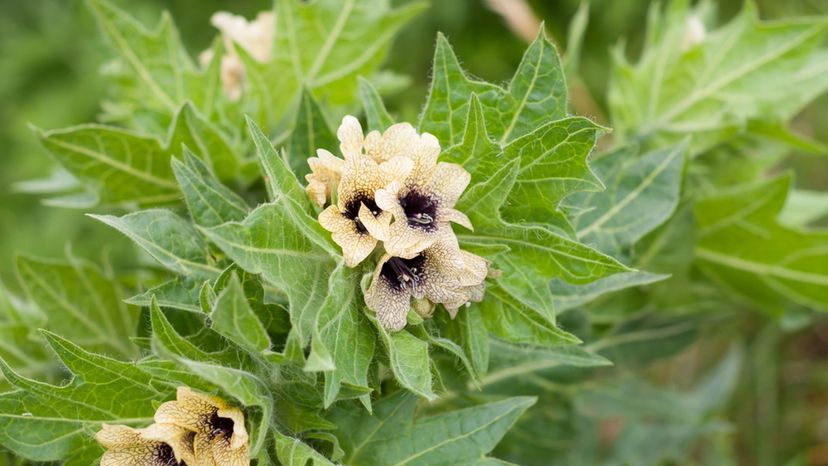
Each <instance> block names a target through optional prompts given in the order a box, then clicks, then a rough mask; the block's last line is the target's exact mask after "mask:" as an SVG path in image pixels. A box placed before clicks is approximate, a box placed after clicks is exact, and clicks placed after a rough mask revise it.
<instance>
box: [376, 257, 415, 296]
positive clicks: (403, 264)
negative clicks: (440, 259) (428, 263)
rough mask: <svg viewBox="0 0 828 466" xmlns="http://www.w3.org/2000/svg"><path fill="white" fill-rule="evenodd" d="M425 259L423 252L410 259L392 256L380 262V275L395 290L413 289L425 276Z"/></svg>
mask: <svg viewBox="0 0 828 466" xmlns="http://www.w3.org/2000/svg"><path fill="white" fill-rule="evenodd" d="M425 260H426V259H425V256H424V255H423V254H418V255H417V256H415V257H413V258H411V259H403V258H401V257H392V258H390V259H388V260H387V261H386V262H385V263H384V264H382V270H380V276H382V278H384V279H385V281H386V282H388V285H389V286H390V287H391V288H392V289H394V290H396V291H403V290H413V289H414V288H416V287H417V286H419V285H420V283H422V281H423V279H424V278H425V275H424V272H425V268H424V267H423V266H424V265H425Z"/></svg>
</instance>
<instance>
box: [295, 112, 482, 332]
mask: <svg viewBox="0 0 828 466" xmlns="http://www.w3.org/2000/svg"><path fill="white" fill-rule="evenodd" d="M337 137H338V138H339V142H340V146H339V148H340V151H341V152H342V155H343V158H339V157H336V156H335V155H333V154H331V153H330V152H328V151H326V150H324V149H319V150H317V157H312V158H310V159H309V160H308V164H309V165H310V167H311V170H312V172H311V173H310V174H308V175H307V176H306V179H307V181H308V185H307V192H308V195H309V196H310V198H311V200H312V201H313V202H314V203H315V204H317V205H318V206H320V207H325V206H326V205H327V207H326V208H325V209H324V210H323V211H322V213H321V214H320V215H319V222H320V223H321V225H322V226H323V227H324V228H325V229H326V230H328V231H330V232H331V233H332V237H333V240H334V241H335V242H336V243H337V244H338V245H339V246H340V247H341V248H342V255H343V257H344V259H345V264H346V265H347V266H349V267H355V266H357V265H358V264H360V263H361V262H363V261H364V260H365V259H366V258H368V257H369V256H370V255H371V254H372V252H373V251H374V250H375V249H376V248H377V246H378V245H379V244H382V249H383V251H384V255H383V256H382V258H381V259H380V260H379V263H378V264H377V267H376V270H375V271H374V276H373V280H372V282H371V285H370V287H369V288H368V290H367V292H366V294H365V303H366V305H367V306H368V308H369V309H371V310H372V311H374V312H376V314H377V318H378V320H379V321H380V323H381V324H382V325H383V327H385V328H386V329H388V330H400V329H402V328H403V327H405V324H406V316H407V315H408V311H409V309H410V308H411V307H412V304H413V308H414V310H415V311H416V312H418V313H419V314H420V315H421V316H424V317H426V316H430V315H431V313H432V312H433V311H434V308H435V306H436V305H437V304H442V305H443V306H444V307H445V308H446V310H447V311H448V312H449V313H450V315H451V316H452V317H454V316H455V315H456V313H457V310H458V309H459V308H460V306H462V305H464V304H466V303H468V302H471V301H480V300H481V299H482V298H483V291H484V280H485V279H486V276H487V274H488V263H487V262H486V261H485V260H484V259H483V258H481V257H479V256H476V255H474V254H471V253H469V252H467V251H463V250H461V249H460V246H459V244H458V242H457V238H456V236H455V234H454V232H453V231H452V227H451V225H450V223H458V224H460V225H462V226H464V227H466V228H468V229H471V228H472V225H471V222H470V221H469V218H468V217H467V216H466V215H465V214H463V213H462V212H460V211H458V210H456V209H455V208H454V207H455V205H456V203H457V200H458V199H459V198H460V195H461V194H462V193H463V191H464V190H465V189H466V187H467V186H468V184H469V181H470V175H469V173H468V172H467V171H466V170H465V169H463V167H461V166H460V165H457V164H453V163H446V162H438V161H437V158H438V157H439V155H440V143H439V141H438V140H437V138H435V137H434V136H433V135H431V134H429V133H423V134H418V133H417V131H416V130H415V129H414V127H412V126H411V125H410V124H408V123H399V124H396V125H393V126H391V127H390V128H388V129H387V130H386V131H385V132H384V133H380V132H378V131H372V132H370V133H368V134H367V135H365V134H364V133H363V131H362V126H361V125H360V123H359V120H357V119H356V118H354V117H352V116H346V117H345V118H343V119H342V124H341V125H340V127H339V129H338V131H337ZM328 204H330V205H328ZM412 299H413V303H412Z"/></svg>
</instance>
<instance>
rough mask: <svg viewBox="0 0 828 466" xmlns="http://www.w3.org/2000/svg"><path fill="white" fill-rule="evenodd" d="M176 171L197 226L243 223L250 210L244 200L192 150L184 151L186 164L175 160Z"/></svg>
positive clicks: (174, 171)
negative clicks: (225, 184) (241, 221)
mask: <svg viewBox="0 0 828 466" xmlns="http://www.w3.org/2000/svg"><path fill="white" fill-rule="evenodd" d="M172 168H173V173H174V174H175V179H176V180H177V181H178V184H179V185H180V186H181V192H182V193H184V201H185V202H186V203H187V208H188V209H189V211H190V216H191V217H192V218H193V221H194V222H195V223H196V224H198V225H201V226H204V227H214V226H216V225H220V224H222V223H225V222H231V221H237V220H241V219H243V218H244V217H246V216H247V213H248V212H249V211H250V207H249V206H248V205H247V203H246V202H245V201H244V199H242V198H241V197H239V195H238V194H236V193H235V192H234V191H233V190H231V189H230V188H228V187H226V186H224V185H223V184H221V182H220V181H219V180H217V179H216V177H215V175H213V174H212V172H210V169H209V168H207V166H206V165H205V164H204V162H203V161H202V160H201V159H199V158H198V157H196V156H195V155H193V153H192V152H190V151H189V150H186V149H185V150H184V162H180V161H179V160H178V159H176V158H173V159H172Z"/></svg>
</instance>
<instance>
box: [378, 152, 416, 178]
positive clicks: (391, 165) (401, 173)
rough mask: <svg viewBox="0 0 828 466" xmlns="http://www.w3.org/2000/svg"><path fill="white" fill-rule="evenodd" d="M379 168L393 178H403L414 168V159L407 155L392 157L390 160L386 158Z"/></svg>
mask: <svg viewBox="0 0 828 466" xmlns="http://www.w3.org/2000/svg"><path fill="white" fill-rule="evenodd" d="M380 169H381V170H382V171H384V172H386V173H388V174H389V175H391V177H392V179H394V180H400V181H402V180H404V179H406V178H407V177H408V175H409V174H410V173H411V170H412V169H414V160H412V159H409V158H407V157H394V158H393V159H391V160H386V161H385V162H382V163H381V164H380Z"/></svg>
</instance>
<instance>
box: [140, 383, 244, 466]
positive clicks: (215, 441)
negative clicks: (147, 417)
mask: <svg viewBox="0 0 828 466" xmlns="http://www.w3.org/2000/svg"><path fill="white" fill-rule="evenodd" d="M155 422H156V423H158V424H165V425H167V424H169V425H173V426H177V427H180V428H184V429H186V430H188V431H191V432H194V433H195V436H194V437H193V454H194V457H195V464H197V465H198V466H242V465H244V466H247V465H249V464H250V458H249V457H248V451H247V442H248V436H247V430H246V429H245V427H244V413H242V412H241V410H240V409H238V408H235V407H233V406H230V405H229V404H227V403H226V402H225V401H224V400H222V399H221V398H218V397H215V396H210V395H204V394H200V393H196V392H193V391H192V390H190V389H189V388H187V387H180V388H179V389H178V391H177V393H176V400H175V401H168V402H166V403H163V404H162V405H161V406H159V407H158V410H157V411H156V412H155Z"/></svg>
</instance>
